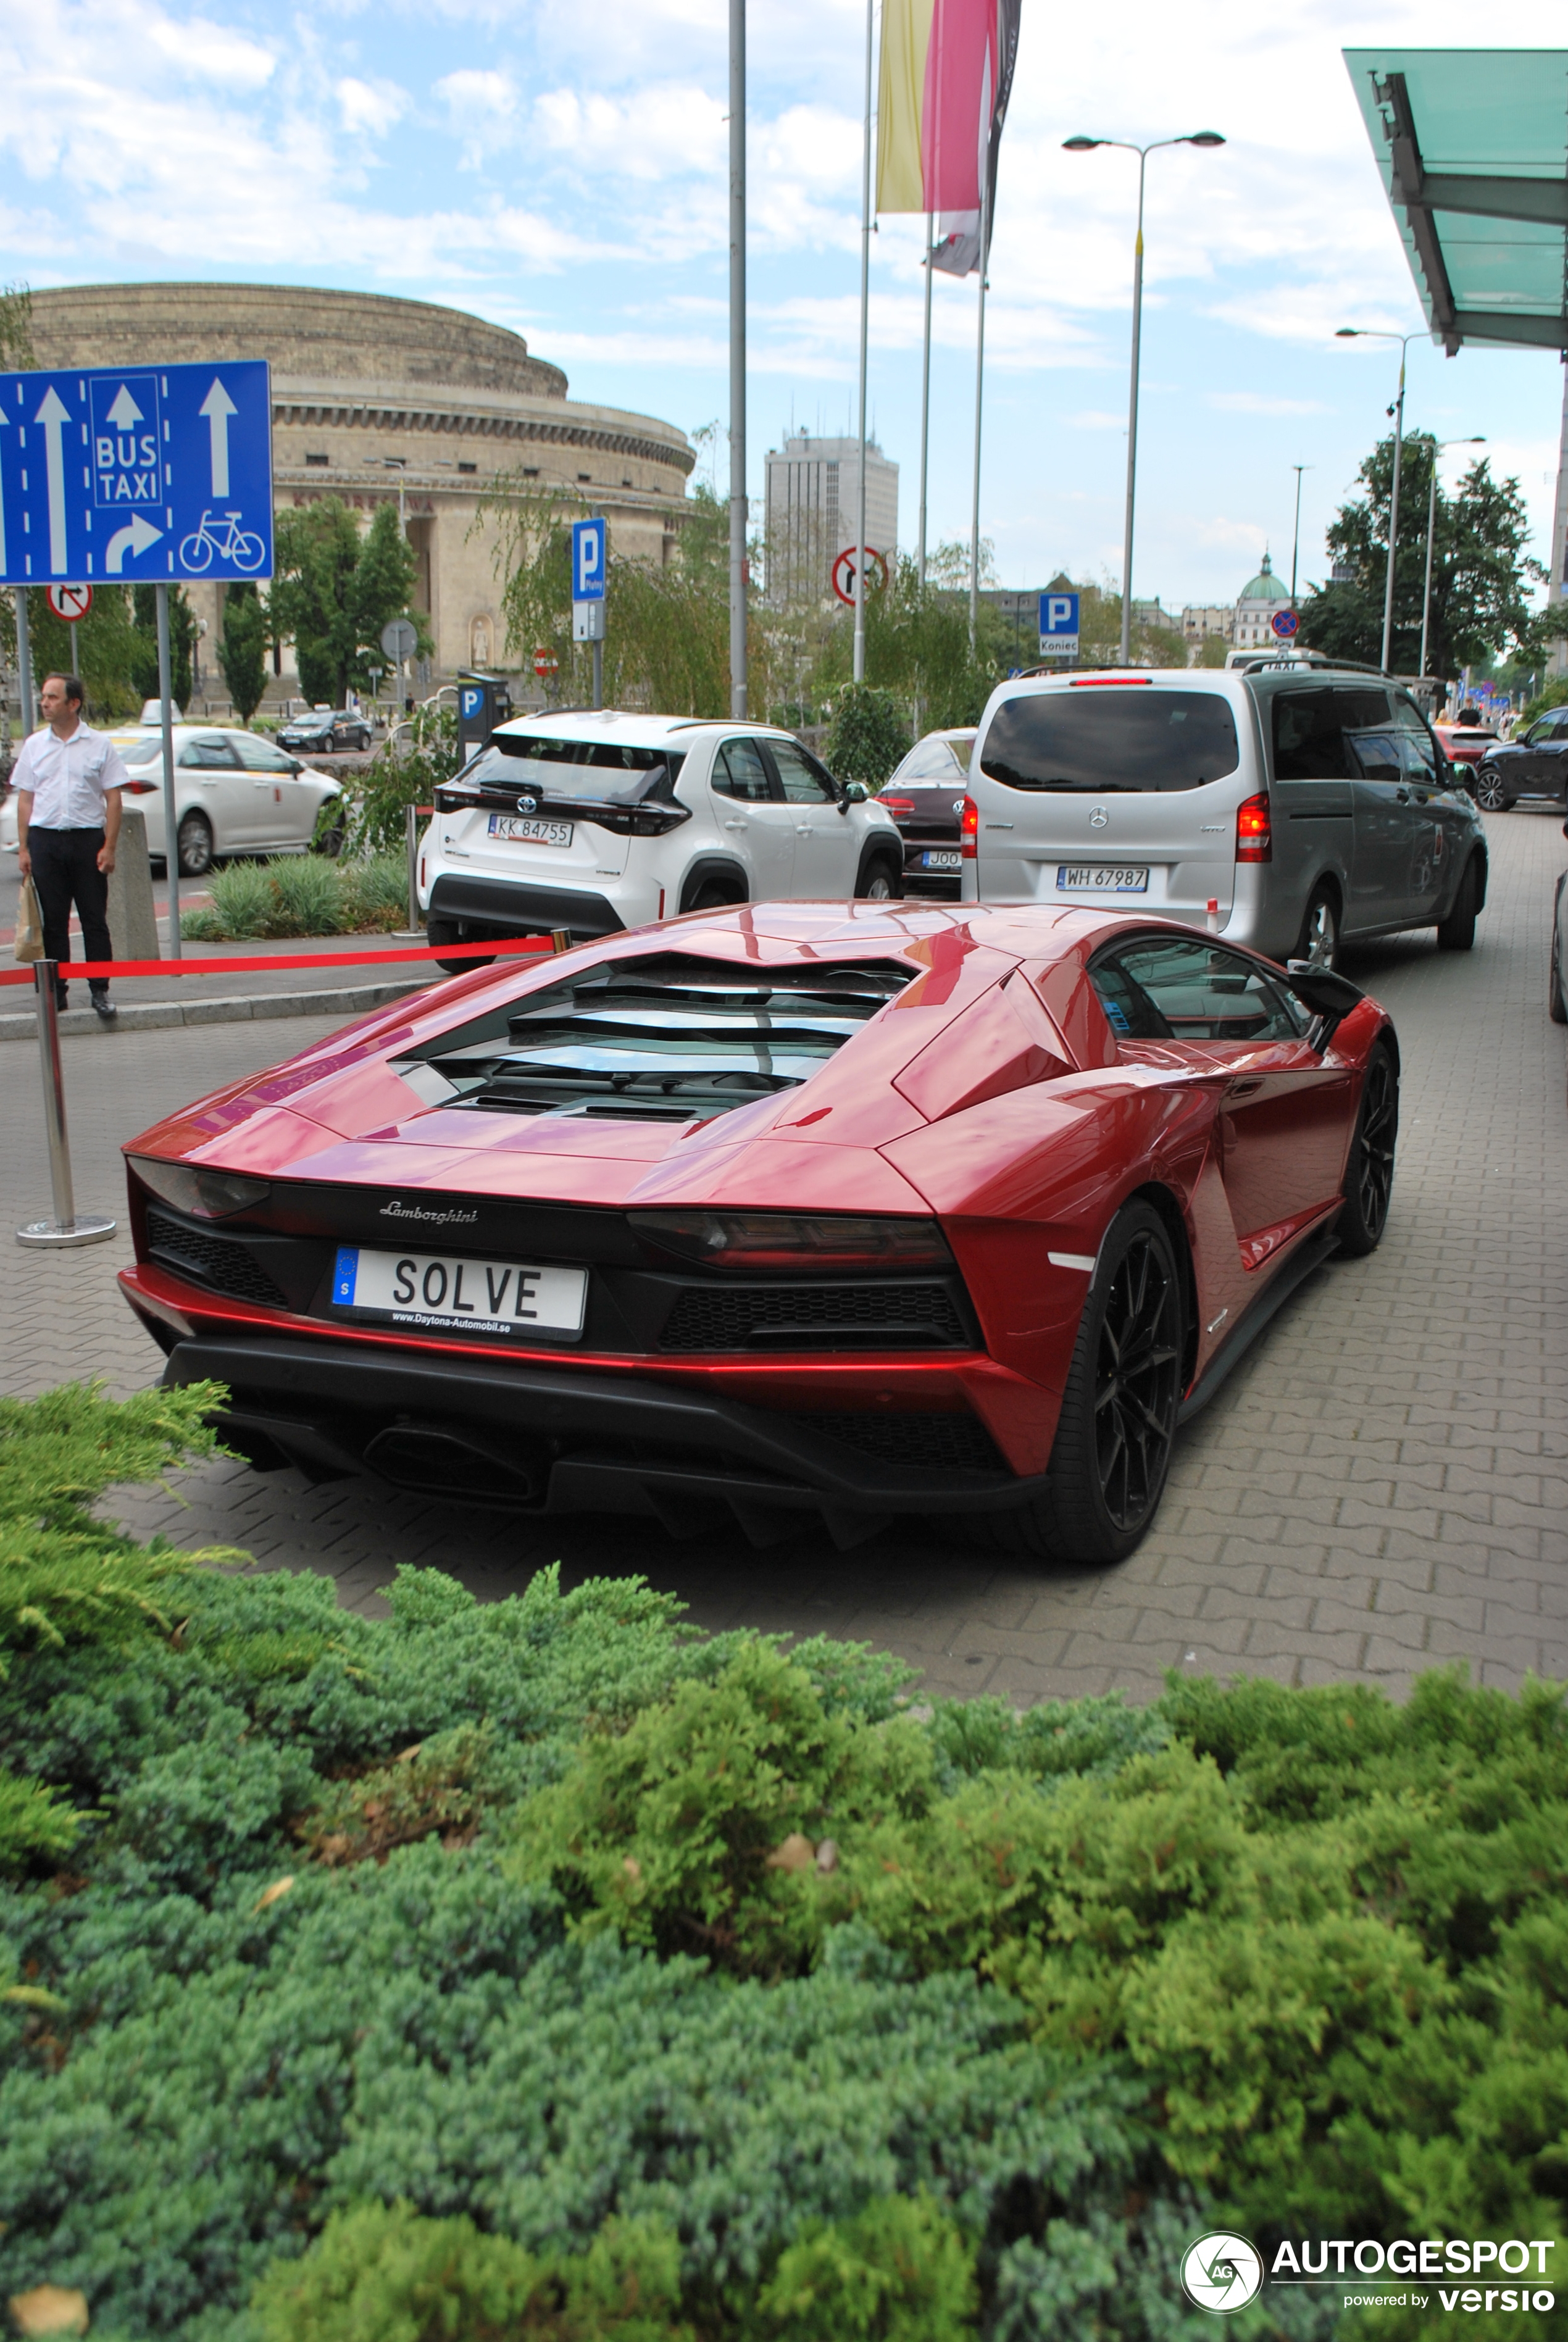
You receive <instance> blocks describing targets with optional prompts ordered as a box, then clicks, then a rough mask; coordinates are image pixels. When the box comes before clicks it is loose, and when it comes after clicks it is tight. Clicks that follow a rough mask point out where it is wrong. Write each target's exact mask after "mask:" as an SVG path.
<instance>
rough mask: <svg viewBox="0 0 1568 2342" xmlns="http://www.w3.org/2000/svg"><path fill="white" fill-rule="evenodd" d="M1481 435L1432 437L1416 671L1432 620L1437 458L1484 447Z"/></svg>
mask: <svg viewBox="0 0 1568 2342" xmlns="http://www.w3.org/2000/svg"><path fill="white" fill-rule="evenodd" d="M1485 445H1486V440H1485V437H1484V435H1477V436H1476V437H1475V438H1473V439H1434V440H1433V443H1432V478H1431V480H1430V482H1429V483H1428V485H1427V491H1426V583H1425V584H1424V586H1423V587H1422V589H1421V666H1420V667H1419V669H1418V670H1417V672H1418V673H1419V674H1421V675H1423V676H1424V675H1425V673H1426V636H1427V630H1428V627H1429V626H1430V625H1431V622H1432V541H1433V534H1434V532H1435V530H1436V526H1437V459H1438V457H1439V456H1440V455H1442V453H1443V449H1444V448H1445V447H1484V446H1485Z"/></svg>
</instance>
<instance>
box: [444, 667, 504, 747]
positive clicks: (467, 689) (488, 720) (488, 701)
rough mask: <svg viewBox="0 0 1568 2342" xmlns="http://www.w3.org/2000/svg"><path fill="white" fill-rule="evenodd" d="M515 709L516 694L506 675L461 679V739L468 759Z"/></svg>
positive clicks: (458, 733)
mask: <svg viewBox="0 0 1568 2342" xmlns="http://www.w3.org/2000/svg"><path fill="white" fill-rule="evenodd" d="M511 713H512V694H511V692H510V691H509V689H508V688H507V686H506V682H505V679H504V676H498V675H464V676H459V677H458V679H457V739H458V745H459V746H460V747H461V748H462V751H463V761H464V764H466V763H467V761H468V759H469V757H470V756H473V755H474V753H475V752H476V750H478V749H480V748H483V747H484V743H485V742H486V741H487V740H488V739H489V737H490V735H491V734H492V732H494V729H495V726H497V725H498V724H504V723H505V721H506V719H507V717H508V716H510V715H511Z"/></svg>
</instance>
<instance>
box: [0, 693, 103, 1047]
mask: <svg viewBox="0 0 1568 2342" xmlns="http://www.w3.org/2000/svg"><path fill="white" fill-rule="evenodd" d="M83 697H84V694H83V690H82V686H81V685H80V683H79V682H78V681H77V679H76V677H75V676H74V675H46V676H45V677H44V688H43V690H42V691H41V692H40V693H39V695H38V704H39V706H41V707H42V709H43V711H44V713H45V716H47V717H48V719H49V728H48V730H47V731H46V732H35V733H33V734H32V735H31V736H29V737H28V738H27V739H25V741H24V742H23V744H22V752H21V754H20V756H18V757H17V759H16V762H15V766H14V767H13V768H12V773H11V780H12V785H13V786H14V787H15V791H16V843H17V846H19V848H20V849H21V850H20V853H19V854H18V856H17V863H18V866H19V868H20V870H21V873H22V876H23V877H24V878H27V877H31V879H32V881H33V884H34V885H35V886H36V888H37V889H38V907H39V909H40V910H41V911H42V913H43V915H44V956H45V959H52V960H54V961H55V964H56V966H58V967H59V969H60V981H59V984H58V986H57V988H56V992H55V997H56V999H57V1000H58V1002H59V1004H60V1006H61V1007H62V1008H65V1007H66V1006H68V1005H69V1002H68V996H67V993H66V990H65V963H66V961H67V960H68V959H69V958H70V956H71V906H72V904H73V902H74V903H75V906H76V913H77V916H78V917H79V918H80V920H81V922H82V946H83V956H84V957H85V958H86V959H89V960H95V959H113V958H114V956H115V954H114V947H113V946H112V945H111V943H110V941H109V922H108V908H109V873H110V871H111V870H112V869H113V868H114V866H115V845H116V843H117V841H118V839H119V835H120V791H121V790H122V789H123V788H124V787H125V779H126V774H125V766H124V765H123V764H122V763H121V762H120V752H119V750H118V749H117V748H116V747H115V744H114V742H113V741H112V740H111V739H110V738H109V737H108V736H107V734H106V733H103V732H95V731H93V730H92V728H91V727H90V726H88V725H85V724H84V723H83V721H82V701H83ZM87 989H88V991H89V992H90V994H91V995H92V1000H93V1006H94V1007H95V1009H96V1010H97V1012H98V1014H99V1016H101V1017H103V1019H104V1021H105V1024H106V1023H107V1022H108V1021H109V1019H110V1018H111V1017H112V1016H114V1014H115V1006H114V1003H113V1002H112V1001H111V1000H110V998H109V981H108V978H107V977H106V976H90V977H89V978H88V982H87Z"/></svg>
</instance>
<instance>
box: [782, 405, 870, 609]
mask: <svg viewBox="0 0 1568 2342" xmlns="http://www.w3.org/2000/svg"><path fill="white" fill-rule="evenodd" d="M859 499H860V441H859V440H858V439H814V438H812V437H811V436H810V435H809V434H808V433H806V432H804V431H803V432H801V433H799V434H798V435H794V436H792V437H790V438H788V439H786V440H785V441H784V446H783V449H782V450H778V449H772V448H770V450H769V451H768V458H767V524H766V529H767V565H768V569H767V591H768V599H769V601H771V602H789V601H794V600H796V599H798V598H800V597H801V596H812V595H822V594H826V593H827V592H828V591H829V590H830V587H831V584H832V578H833V565H834V562H835V561H836V560H837V558H838V556H839V555H840V554H841V553H842V552H844V550H845V548H846V547H853V545H854V541H855V534H856V531H857V529H858V527H859V525H860V519H859V512H860V505H859ZM865 540H866V545H867V546H868V547H869V548H870V550H872V551H873V552H876V553H880V554H882V555H884V557H885V559H886V561H887V565H888V567H889V569H890V570H891V568H892V566H893V563H894V556H895V555H896V553H897V550H898V465H896V464H893V463H890V462H889V461H888V459H887V457H886V456H885V455H884V454H883V452H882V450H881V448H880V447H879V446H878V445H876V443H875V441H874V440H872V439H868V440H867V441H866V444H865Z"/></svg>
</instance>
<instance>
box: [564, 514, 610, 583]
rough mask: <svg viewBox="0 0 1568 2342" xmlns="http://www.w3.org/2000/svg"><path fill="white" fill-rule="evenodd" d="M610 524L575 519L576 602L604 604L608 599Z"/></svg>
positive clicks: (573, 528) (573, 548)
mask: <svg viewBox="0 0 1568 2342" xmlns="http://www.w3.org/2000/svg"><path fill="white" fill-rule="evenodd" d="M608 537H609V523H608V522H607V521H604V520H574V522H573V523H572V599H573V601H574V602H602V601H603V600H604V566H605V557H606V555H607V553H608V550H609V547H608V543H607V540H608Z"/></svg>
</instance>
